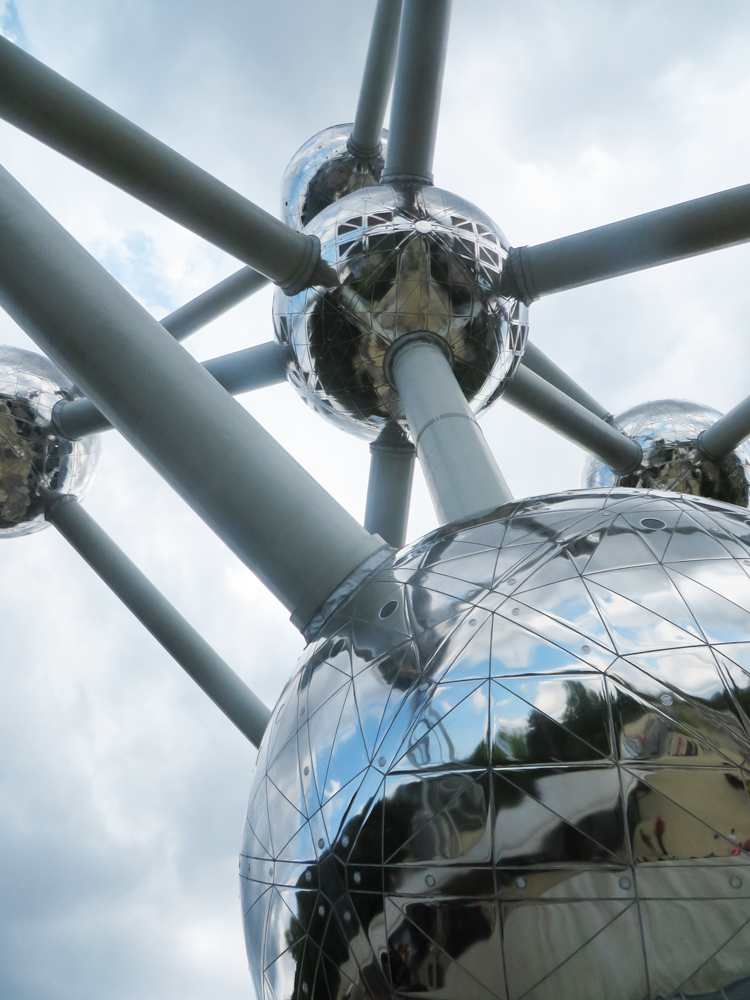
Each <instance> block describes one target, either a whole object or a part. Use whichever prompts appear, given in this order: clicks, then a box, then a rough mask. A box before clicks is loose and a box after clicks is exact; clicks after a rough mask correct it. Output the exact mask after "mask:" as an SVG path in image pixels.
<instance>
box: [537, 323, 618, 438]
mask: <svg viewBox="0 0 750 1000" xmlns="http://www.w3.org/2000/svg"><path fill="white" fill-rule="evenodd" d="M521 364H522V365H525V366H526V368H529V369H530V370H531V371H532V372H534V373H535V374H536V375H539V376H540V377H541V378H543V379H544V380H545V382H549V383H550V385H554V386H555V388H556V389H559V390H560V392H564V393H565V395H566V396H570V398H571V399H574V400H575V401H576V403H580V404H581V406H585V407H586V409H587V410H590V411H591V412H592V413H595V414H596V416H597V417H599V418H600V419H601V420H609V419H610V418H611V416H612V414H611V413H610V412H609V410H605V408H604V407H603V406H602V405H601V403H597V401H596V400H595V399H594V398H593V397H592V396H589V394H588V393H587V392H586V390H585V389H582V388H581V387H580V385H578V384H577V383H576V382H574V381H573V379H572V378H570V376H568V375H566V374H565V372H564V371H563V370H562V369H561V368H558V367H557V365H556V364H555V362H554V361H551V360H550V359H549V358H548V357H547V355H546V354H543V353H542V351H540V350H539V348H538V347H536V346H535V345H534V344H532V343H531V342H530V341H529V342H528V343H527V344H526V350H525V351H524V354H523V358H522V360H521Z"/></svg>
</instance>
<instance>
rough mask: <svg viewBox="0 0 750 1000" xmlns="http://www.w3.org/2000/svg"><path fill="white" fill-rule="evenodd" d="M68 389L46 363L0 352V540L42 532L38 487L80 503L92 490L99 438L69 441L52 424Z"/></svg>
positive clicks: (14, 351) (2, 349)
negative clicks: (77, 500) (71, 496)
mask: <svg viewBox="0 0 750 1000" xmlns="http://www.w3.org/2000/svg"><path fill="white" fill-rule="evenodd" d="M72 389H73V384H72V382H70V380H69V379H67V378H66V377H65V376H64V375H63V374H62V373H61V372H60V371H59V369H58V368H57V367H56V366H55V365H54V364H52V362H51V361H49V360H48V359H47V358H44V357H42V356H41V355H39V354H34V353H32V352H31V351H23V350H20V349H19V348H17V347H0V537H1V536H8V535H28V534H31V532H34V531H40V530H41V529H42V528H44V527H46V523H47V522H46V521H45V520H44V504H43V501H42V499H41V497H40V495H39V488H40V487H45V488H47V489H51V490H57V491H59V492H61V493H74V494H75V495H76V496H77V497H79V499H80V498H82V497H84V496H86V494H87V493H88V492H89V490H90V489H91V486H92V483H93V480H94V476H95V475H96V470H97V468H98V467H99V461H100V457H101V444H100V441H99V438H98V437H97V436H92V437H87V438H84V439H82V440H81V441H68V440H66V439H65V438H63V437H60V435H59V434H58V433H57V432H56V430H55V428H54V426H53V424H52V409H53V407H54V405H55V403H57V402H59V401H60V400H62V399H65V398H67V397H68V396H69V395H70V393H71V391H72Z"/></svg>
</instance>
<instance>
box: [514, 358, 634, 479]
mask: <svg viewBox="0 0 750 1000" xmlns="http://www.w3.org/2000/svg"><path fill="white" fill-rule="evenodd" d="M502 398H503V399H505V400H507V402H509V403H512V404H513V406H515V407H517V408H518V409H519V410H523V412H524V413H528V414H529V416H531V417H534V419H535V420H539V421H540V422H541V423H543V424H546V425H547V427H551V428H552V430H554V431H557V433H558V434H562V435H563V437H566V438H568V440H570V441H573V442H574V443H575V444H577V445H580V447H581V448H585V449H586V450H587V451H590V452H592V453H593V454H594V455H597V456H598V457H599V458H600V459H601V460H602V461H603V462H604V463H605V464H606V465H609V466H610V468H612V469H614V470H615V471H616V472H620V473H625V472H631V471H632V470H633V469H634V468H636V467H637V466H638V463H639V462H640V461H641V458H642V451H641V446H640V445H639V444H638V443H637V442H636V441H634V440H633V439H632V438H629V437H628V436H627V435H626V434H623V432H622V431H620V430H617V428H615V427H613V426H612V425H611V424H608V423H606V422H605V421H604V420H602V419H601V418H600V417H597V416H594V414H593V413H591V411H590V410H587V409H586V408H585V407H584V406H581V404H580V403H577V402H576V401H575V400H574V399H571V397H570V396H567V395H566V394H565V393H564V392H560V390H559V389H557V388H555V386H553V385H550V383H549V382H545V380H544V379H543V378H541V377H540V376H539V375H537V374H535V372H533V371H531V370H530V369H529V368H524V366H523V365H520V366H519V367H518V369H517V370H516V373H515V375H514V376H513V378H512V379H511V380H510V381H509V382H508V385H507V386H506V388H505V392H504V393H503V396H502Z"/></svg>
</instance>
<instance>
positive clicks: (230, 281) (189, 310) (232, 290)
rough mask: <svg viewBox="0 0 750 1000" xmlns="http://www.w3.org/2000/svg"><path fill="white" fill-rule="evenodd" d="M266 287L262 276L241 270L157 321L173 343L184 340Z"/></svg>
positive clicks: (249, 269) (246, 268) (264, 277)
mask: <svg viewBox="0 0 750 1000" xmlns="http://www.w3.org/2000/svg"><path fill="white" fill-rule="evenodd" d="M267 284H268V278H267V277H266V276H265V275H264V274H261V273H260V272H259V271H254V270H253V269H252V268H251V267H242V268H240V270H239V271H235V273H234V274H230V275H229V277H228V278H224V280H223V281H220V282H219V283H218V285H214V287H213V288H209V289H208V290H207V291H205V292H202V293H201V294H200V295H196V297H195V298H194V299H191V300H190V302H186V303H185V305H184V306H180V308H179V309H175V311H174V312H171V313H170V314H169V315H168V316H165V317H164V319H162V320H160V321H159V322H160V323H161V325H162V326H163V327H164V329H165V330H168V331H169V333H171V334H172V336H173V337H174V339H175V340H185V338H186V337H189V336H190V334H191V333H195V331H196V330H200V329H201V328H202V327H204V326H207V325H208V324H209V323H212V322H213V321H214V320H215V319H218V318H219V316H222V315H223V314H224V313H225V312H228V311H229V310H230V309H232V308H234V306H236V305H239V303H240V302H244V300H245V299H247V298H249V296H251V295H253V294H254V293H255V292H257V291H259V290H260V289H261V288H264V287H265V286H266V285H267Z"/></svg>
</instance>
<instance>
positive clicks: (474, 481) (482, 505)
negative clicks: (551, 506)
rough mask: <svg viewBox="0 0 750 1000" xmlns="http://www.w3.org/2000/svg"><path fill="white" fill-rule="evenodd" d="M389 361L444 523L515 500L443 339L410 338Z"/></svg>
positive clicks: (401, 342) (404, 339)
mask: <svg viewBox="0 0 750 1000" xmlns="http://www.w3.org/2000/svg"><path fill="white" fill-rule="evenodd" d="M386 361H387V366H386V370H387V373H388V379H389V381H390V382H391V384H392V385H393V386H394V387H395V388H396V390H397V391H398V393H399V395H400V397H401V402H402V404H403V407H404V414H405V416H406V422H407V423H408V425H409V430H410V432H411V436H412V439H413V440H414V442H415V444H416V447H417V455H418V457H419V464H420V465H421V466H422V471H423V472H424V476H425V479H426V480H427V486H428V489H429V491H430V496H431V497H432V502H433V504H434V507H435V512H436V513H437V516H438V519H439V520H440V522H441V524H445V523H447V522H449V521H457V520H463V519H464V518H468V517H474V516H475V515H477V514H482V513H485V512H486V511H488V510H493V509H494V508H496V507H499V506H501V505H502V504H504V503H507V501H508V500H512V499H513V496H512V494H511V492H510V490H509V489H508V484H507V483H506V482H505V479H504V478H503V474H502V472H501V471H500V469H499V468H498V466H497V462H496V461H495V458H494V456H493V454H492V452H491V451H490V449H489V447H488V445H487V442H486V441H485V438H484V434H482V431H481V429H480V427H479V424H478V423H477V421H476V418H475V417H474V414H473V413H472V412H471V409H470V408H469V404H468V403H467V402H466V399H465V398H464V394H463V393H462V392H461V389H460V387H459V385H458V382H457V381H456V378H455V375H454V374H453V372H452V370H451V366H450V364H449V362H448V359H447V357H446V355H445V353H444V350H443V347H442V346H441V344H440V343H439V342H438V338H436V337H435V336H434V335H432V334H424V335H422V334H407V335H406V336H404V337H401V338H400V339H399V340H397V341H396V343H395V344H394V346H393V347H392V348H391V352H390V356H389V357H388V358H387V359H386Z"/></svg>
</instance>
